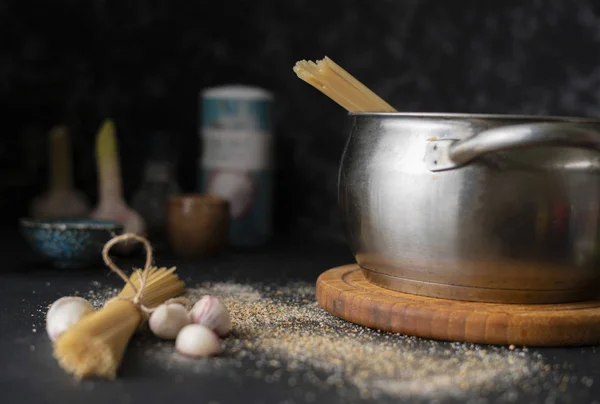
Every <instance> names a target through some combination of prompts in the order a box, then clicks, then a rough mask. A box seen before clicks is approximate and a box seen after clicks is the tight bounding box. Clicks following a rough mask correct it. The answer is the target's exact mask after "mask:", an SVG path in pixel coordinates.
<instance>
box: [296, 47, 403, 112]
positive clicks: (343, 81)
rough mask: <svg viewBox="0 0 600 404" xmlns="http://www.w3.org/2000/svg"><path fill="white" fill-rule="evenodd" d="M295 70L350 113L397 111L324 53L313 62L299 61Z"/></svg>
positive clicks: (300, 76)
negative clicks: (320, 58) (323, 56)
mask: <svg viewBox="0 0 600 404" xmlns="http://www.w3.org/2000/svg"><path fill="white" fill-rule="evenodd" d="M294 72H295V73H296V74H297V75H298V77H299V78H301V79H302V80H304V81H306V82H307V83H308V84H310V85H311V86H313V87H315V88H316V89H317V90H319V91H321V92H322V93H323V94H325V95H326V96H328V97H329V98H331V99H332V100H333V101H335V102H337V103H338V104H339V105H341V106H342V107H344V108H346V109H347V110H348V111H350V112H395V111H396V110H395V109H394V108H393V107H392V106H391V105H389V104H388V103H387V102H385V101H384V100H383V99H381V98H380V97H379V96H378V95H377V94H375V93H374V92H373V91H371V90H369V89H368V88H367V87H366V86H365V85H364V84H362V83H361V82H360V81H358V80H357V79H355V78H354V77H352V75H351V74H350V73H348V72H347V71H346V70H344V69H342V67H340V66H339V65H338V64H336V63H335V62H334V61H333V60H331V59H329V58H328V57H327V56H325V58H324V59H323V60H318V61H317V62H316V63H315V62H311V61H305V60H301V61H299V62H297V63H296V65H295V66H294Z"/></svg>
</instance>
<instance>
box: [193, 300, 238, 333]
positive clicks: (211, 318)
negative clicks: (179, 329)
mask: <svg viewBox="0 0 600 404" xmlns="http://www.w3.org/2000/svg"><path fill="white" fill-rule="evenodd" d="M190 316H191V318H192V322H193V323H196V324H202V325H204V326H206V327H208V328H210V329H211V330H213V331H214V332H216V333H217V335H218V336H220V337H223V336H225V335H227V334H228V333H229V331H231V316H230V315H229V311H228V310H227V307H225V305H224V304H223V302H222V301H221V299H219V298H217V297H215V296H204V297H203V298H202V299H200V300H199V301H198V302H196V304H194V307H192V310H191V311H190Z"/></svg>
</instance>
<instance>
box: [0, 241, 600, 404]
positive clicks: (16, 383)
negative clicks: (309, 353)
mask: <svg viewBox="0 0 600 404" xmlns="http://www.w3.org/2000/svg"><path fill="white" fill-rule="evenodd" d="M0 245H2V246H3V247H2V250H0V252H1V256H0V257H1V259H0V262H1V265H0V276H1V277H2V282H0V330H1V331H0V361H1V364H0V386H1V389H2V390H1V391H2V395H1V396H0V397H1V398H0V402H2V403H13V402H14V403H16V402H19V403H24V402H32V403H89V404H92V403H137V402H147V403H154V402H167V401H172V402H187V401H189V402H198V403H220V404H225V403H238V402H247V403H302V402H307V401H311V402H324V403H337V402H340V403H341V402H348V401H361V400H360V399H359V398H358V397H354V399H352V397H350V398H349V397H347V396H346V397H343V396H341V395H339V394H338V391H337V390H336V389H334V388H331V389H320V390H319V391H315V392H314V394H311V396H307V395H306V394H304V393H305V391H308V390H310V391H313V390H314V389H312V388H311V387H310V386H309V385H308V384H305V382H304V381H302V378H300V379H299V383H298V384H297V385H295V386H293V387H291V386H290V385H289V384H288V383H286V382H285V381H283V380H282V381H280V382H275V383H273V382H270V383H267V382H265V381H264V380H260V379H256V378H252V377H249V376H247V375H246V374H245V373H244V372H243V369H240V371H239V372H238V373H237V374H234V375H231V374H229V375H223V374H219V373H217V372H215V373H211V372H204V373H202V374H190V373H189V372H185V370H177V369H170V370H169V369H165V368H164V367H160V366H156V364H153V363H147V361H144V357H143V355H142V354H141V353H140V352H138V347H137V346H136V345H132V346H131V348H130V349H128V351H127V353H126V356H125V358H124V362H123V364H122V367H121V370H120V372H119V377H118V378H117V380H115V381H98V380H94V381H82V382H77V381H75V380H73V379H72V378H71V377H70V376H68V375H67V374H65V373H64V372H63V371H62V370H61V369H60V367H59V366H58V364H57V363H56V361H55V360H54V358H53V357H52V347H51V344H50V342H49V340H48V337H47V335H46V333H45V330H44V327H43V314H41V315H40V313H39V308H40V307H43V306H44V305H47V304H49V303H51V302H52V301H54V300H56V299H57V298H58V297H61V296H64V295H70V294H73V292H74V291H77V290H85V288H88V287H89V285H90V284H91V283H92V282H94V281H101V282H103V283H106V284H114V285H115V287H121V286H122V284H121V283H120V282H119V280H118V279H117V278H116V277H115V276H109V274H108V271H107V270H106V268H104V267H101V266H100V267H98V268H96V269H85V270H59V269H54V268H52V267H49V266H48V265H42V264H40V263H39V261H38V260H37V258H35V257H34V256H33V255H32V254H31V253H30V252H29V250H28V249H27V248H26V246H25V245H24V244H23V243H22V242H21V240H20V239H19V238H18V237H17V236H8V237H7V236H6V234H4V235H3V236H2V243H0ZM156 260H157V261H159V262H160V264H161V265H164V266H170V265H177V267H178V272H179V274H180V276H181V277H182V278H184V279H186V280H187V281H191V282H200V281H204V280H209V281H216V280H235V281H236V282H242V283H243V282H288V281H290V280H303V281H308V282H311V283H314V281H315V280H316V278H317V276H318V275H319V274H320V273H321V272H323V271H324V270H326V269H328V268H330V267H334V266H338V265H342V264H346V263H349V262H351V260H352V257H351V256H350V254H349V252H348V251H347V249H346V248H345V247H344V246H337V245H311V244H306V243H299V242H291V241H280V242H275V243H273V244H272V245H270V246H268V247H265V248H261V249H258V250H256V251H227V253H226V254H223V255H221V256H220V257H218V258H213V259H205V260H196V261H194V262H187V261H182V260H178V259H175V258H172V257H171V256H170V255H169V254H168V252H164V253H161V252H159V253H158V255H157V257H156ZM34 329H35V332H34V331H33V330H34ZM439 344H443V343H442V342H439ZM528 355H538V356H539V357H541V358H543V360H544V362H545V363H547V364H548V365H550V366H553V367H554V368H556V369H559V372H560V373H559V374H558V376H557V374H556V373H554V375H553V376H552V377H553V380H548V384H547V386H546V387H543V388H540V389H538V390H534V391H520V390H519V388H518V387H517V388H516V390H515V391H514V392H513V393H512V394H510V395H506V394H504V393H505V392H504V391H502V390H498V391H493V392H491V394H486V396H485V397H483V396H480V395H479V393H478V392H476V391H474V392H473V393H472V394H470V395H468V396H467V397H463V398H461V399H460V400H457V399H450V398H449V397H448V398H447V399H446V398H444V397H443V396H440V397H437V398H436V400H433V401H430V402H450V401H453V402H454V401H461V402H465V401H466V402H473V403H476V402H522V403H561V402H564V403H600V379H599V380H597V382H595V381H596V379H598V376H599V375H600V350H596V348H595V347H585V348H568V349H566V348H564V349H555V348H552V349H550V348H545V349H534V348H530V349H529V353H528ZM548 377H550V376H548ZM557 377H558V378H559V379H561V380H558V382H561V383H559V384H560V386H559V385H558V384H557V380H556V378H557ZM565 378H566V380H567V381H566V382H565ZM542 385H543V384H542ZM379 401H380V402H398V399H397V398H396V399H394V398H386V397H380V400H379ZM408 401H410V402H414V401H415V400H413V399H410V400H408Z"/></svg>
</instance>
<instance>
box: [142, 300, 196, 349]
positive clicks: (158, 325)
mask: <svg viewBox="0 0 600 404" xmlns="http://www.w3.org/2000/svg"><path fill="white" fill-rule="evenodd" d="M189 323H190V316H189V314H188V312H187V310H186V308H185V307H183V306H182V305H181V304H179V303H166V304H161V305H160V306H158V307H157V308H156V310H154V311H153V312H152V314H151V315H150V319H149V320H148V325H149V326H150V330H152V332H153V333H154V335H156V336H157V337H159V338H162V339H166V340H173V339H175V338H176V337H177V334H178V333H179V331H180V330H181V329H182V328H183V327H185V326H186V325H188V324H189Z"/></svg>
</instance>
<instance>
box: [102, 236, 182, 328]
mask: <svg viewBox="0 0 600 404" xmlns="http://www.w3.org/2000/svg"><path fill="white" fill-rule="evenodd" d="M131 240H134V241H138V242H140V243H142V244H143V245H144V249H145V250H146V263H145V264H144V269H143V270H142V269H135V270H134V273H136V274H137V276H138V279H139V285H138V286H135V284H134V283H133V282H132V280H131V278H130V277H128V276H127V274H126V273H125V272H124V271H123V270H122V269H121V268H119V267H118V266H117V265H116V264H115V263H114V261H113V260H112V259H111V258H110V255H109V252H110V249H111V248H112V247H113V246H115V245H116V244H119V243H124V242H127V241H131ZM102 258H103V259H104V263H105V264H106V265H107V266H108V267H109V268H110V269H111V271H113V272H114V273H116V274H117V275H118V276H119V277H120V278H121V279H122V280H123V281H124V282H125V283H126V284H128V285H129V286H130V287H131V289H132V290H133V291H134V293H135V294H134V295H133V296H132V297H127V298H126V297H114V298H112V299H110V300H108V301H107V302H106V303H105V304H104V305H105V306H106V305H107V304H109V303H111V302H112V301H115V300H126V301H130V302H131V303H133V304H134V305H135V306H136V307H137V308H138V310H139V311H140V313H141V314H142V316H143V317H144V320H147V319H148V317H149V316H150V314H152V312H153V311H154V310H156V308H155V307H152V308H151V307H147V306H145V305H144V303H143V296H144V289H145V288H146V285H147V283H148V277H149V276H150V274H151V272H152V268H153V267H152V261H153V254H152V245H151V244H150V242H149V241H148V240H147V239H146V238H144V237H142V236H139V235H137V234H135V233H125V234H121V235H119V236H116V237H113V238H112V239H110V240H109V241H108V242H107V243H106V244H105V245H104V248H103V249H102ZM167 303H180V304H183V305H184V306H185V307H186V309H188V310H189V309H190V306H191V304H190V301H189V300H188V299H186V298H185V297H178V298H174V299H169V300H167V301H165V304H167Z"/></svg>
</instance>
